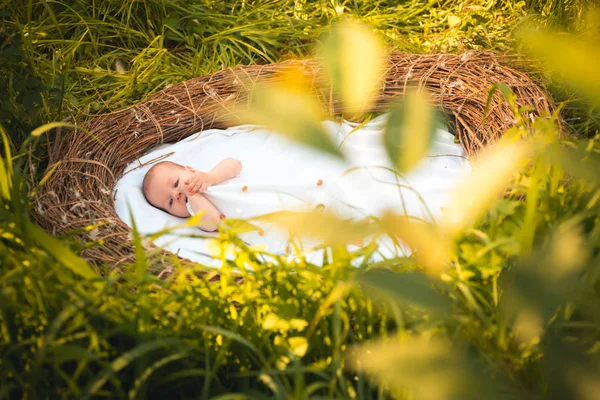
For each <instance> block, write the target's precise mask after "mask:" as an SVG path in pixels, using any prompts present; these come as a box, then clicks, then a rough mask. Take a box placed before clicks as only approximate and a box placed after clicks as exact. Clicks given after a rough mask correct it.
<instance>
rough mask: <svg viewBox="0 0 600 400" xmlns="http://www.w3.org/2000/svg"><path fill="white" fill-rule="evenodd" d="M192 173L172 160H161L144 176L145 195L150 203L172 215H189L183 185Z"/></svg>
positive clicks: (143, 188) (143, 187)
mask: <svg viewBox="0 0 600 400" xmlns="http://www.w3.org/2000/svg"><path fill="white" fill-rule="evenodd" d="M191 175H192V173H191V172H190V171H188V170H187V169H185V168H184V167H183V166H181V165H179V164H175V163H174V162H170V161H163V162H159V163H158V164H156V165H154V166H152V168H150V169H149V170H148V172H147V173H146V176H144V182H143V183H142V191H143V193H144V197H145V198H146V200H147V201H148V203H150V204H151V205H153V206H154V207H156V208H158V209H161V210H163V211H165V212H167V213H169V214H171V215H175V216H177V217H189V216H190V213H189V212H188V210H187V207H186V205H185V203H186V201H187V196H186V195H185V194H184V192H183V186H184V181H185V180H186V179H187V178H190V177H191Z"/></svg>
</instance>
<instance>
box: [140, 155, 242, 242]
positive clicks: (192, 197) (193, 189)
mask: <svg viewBox="0 0 600 400" xmlns="http://www.w3.org/2000/svg"><path fill="white" fill-rule="evenodd" d="M241 170H242V163H241V162H240V161H239V160H237V159H235V158H226V159H224V160H223V161H221V162H219V163H218V164H217V165H216V166H215V167H214V168H213V169H211V170H210V171H208V172H201V171H196V170H195V169H193V168H191V167H184V166H182V165H179V164H176V163H174V162H170V161H163V162H160V163H158V164H156V165H154V166H152V168H150V170H148V172H147V173H146V176H144V181H143V183H142V191H143V193H144V197H145V198H146V200H147V201H148V203H150V204H151V205H153V206H154V207H156V208H158V209H161V210H163V211H165V212H167V213H169V214H171V215H175V216H177V217H182V218H186V217H189V216H190V215H193V214H197V213H200V212H204V215H203V216H202V219H201V220H200V229H202V230H205V231H215V230H217V226H218V224H219V221H220V220H221V218H224V216H223V215H222V214H221V212H220V211H219V210H218V209H217V208H216V207H215V206H214V205H213V204H212V203H211V202H210V201H209V200H208V199H207V198H206V197H205V196H203V195H202V194H200V193H199V192H203V191H204V190H206V188H207V187H209V186H213V185H218V184H220V183H222V182H225V181H226V180H228V179H231V178H234V177H236V176H237V175H238V174H239V173H240V171H241Z"/></svg>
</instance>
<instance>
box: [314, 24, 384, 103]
mask: <svg viewBox="0 0 600 400" xmlns="http://www.w3.org/2000/svg"><path fill="white" fill-rule="evenodd" d="M320 52H321V55H322V56H323V58H324V64H325V65H324V66H325V70H326V71H327V73H328V75H329V79H330V81H331V83H332V84H333V89H334V91H335V93H336V95H337V96H339V98H340V99H341V101H342V103H343V105H344V107H345V110H346V111H348V112H350V113H353V114H354V113H355V114H360V113H362V112H364V111H367V110H369V109H370V107H371V105H372V104H373V102H374V99H375V98H374V96H375V95H376V93H377V91H378V90H379V88H380V85H381V79H382V76H383V73H384V68H385V56H386V54H385V50H384V47H383V45H382V43H381V41H380V40H379V38H378V37H377V36H376V35H375V34H374V33H373V31H372V30H371V29H370V28H369V27H367V26H365V25H363V24H360V23H358V22H353V21H343V22H340V23H339V24H338V25H337V26H336V27H335V28H334V29H333V32H332V34H331V36H330V37H329V39H328V40H327V41H326V42H325V44H324V45H323V46H322V48H321V49H320Z"/></svg>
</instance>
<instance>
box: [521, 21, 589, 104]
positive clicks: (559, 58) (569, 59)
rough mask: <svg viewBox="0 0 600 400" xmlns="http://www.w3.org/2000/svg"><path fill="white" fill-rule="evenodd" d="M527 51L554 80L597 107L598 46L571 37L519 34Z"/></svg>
mask: <svg viewBox="0 0 600 400" xmlns="http://www.w3.org/2000/svg"><path fill="white" fill-rule="evenodd" d="M521 38H522V43H523V45H524V47H525V49H526V50H527V51H529V52H530V53H531V54H533V55H535V56H537V57H539V58H540V59H542V60H543V61H545V62H546V63H547V64H548V66H549V67H550V70H551V72H552V73H553V74H554V75H555V77H557V78H559V79H560V80H562V81H564V82H565V83H567V84H569V85H570V86H572V87H573V88H575V89H577V90H579V91H580V92H581V93H582V94H584V95H585V96H586V97H587V98H588V99H589V100H590V101H592V102H593V103H594V104H596V105H598V104H600V74H598V65H600V45H598V42H597V41H596V42H594V41H592V40H589V39H588V40H582V39H580V38H577V37H575V36H572V35H565V34H552V33H543V32H537V31H535V32H525V33H524V34H522V35H521Z"/></svg>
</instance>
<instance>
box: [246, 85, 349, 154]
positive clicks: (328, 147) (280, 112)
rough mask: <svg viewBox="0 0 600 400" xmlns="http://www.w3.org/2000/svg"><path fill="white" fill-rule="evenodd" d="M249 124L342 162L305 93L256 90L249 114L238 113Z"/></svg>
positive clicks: (317, 109) (276, 87)
mask: <svg viewBox="0 0 600 400" xmlns="http://www.w3.org/2000/svg"><path fill="white" fill-rule="evenodd" d="M240 113H241V115H242V118H243V119H245V120H246V121H248V122H251V123H255V124H259V125H265V126H267V127H269V128H271V129H273V130H275V131H276V132H278V133H282V134H284V135H286V136H288V137H289V138H290V139H292V140H296V141H298V142H300V143H303V144H305V145H308V146H311V147H314V148H316V149H318V150H321V151H324V152H326V153H329V154H332V155H334V156H337V157H340V158H342V154H341V153H340V151H339V150H338V148H337V146H336V145H334V144H333V143H332V142H331V140H330V139H329V136H328V135H327V132H325V129H324V128H323V126H322V124H321V121H322V120H323V119H324V117H323V115H322V112H321V109H320V106H319V105H318V104H317V103H316V100H314V99H312V98H311V97H310V96H309V95H308V94H307V93H305V92H303V91H301V90H298V89H296V88H292V87H290V86H289V85H288V86H286V85H284V84H281V85H273V86H259V87H257V88H256V89H255V91H254V92H253V106H252V108H251V110H250V111H241V112H240Z"/></svg>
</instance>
